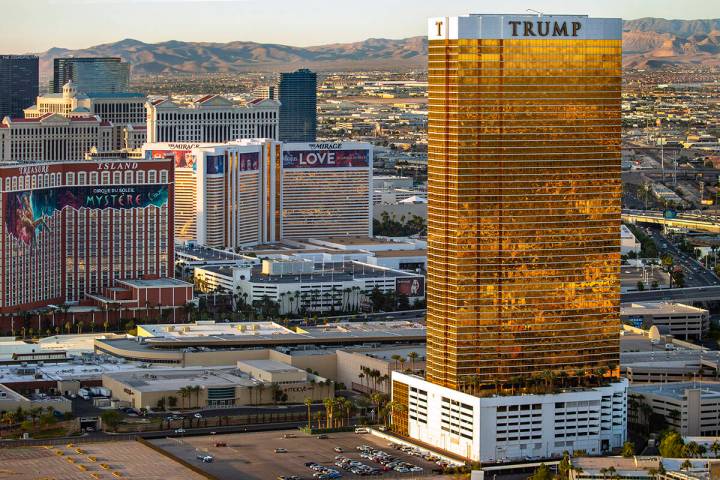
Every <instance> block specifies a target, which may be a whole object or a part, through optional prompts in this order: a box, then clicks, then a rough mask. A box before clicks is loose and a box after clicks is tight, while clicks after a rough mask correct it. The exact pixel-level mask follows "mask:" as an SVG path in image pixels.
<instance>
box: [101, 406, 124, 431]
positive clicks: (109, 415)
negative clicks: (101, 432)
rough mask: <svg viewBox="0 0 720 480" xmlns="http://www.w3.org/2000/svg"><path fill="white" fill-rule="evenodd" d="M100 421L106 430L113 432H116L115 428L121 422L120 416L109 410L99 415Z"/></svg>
mask: <svg viewBox="0 0 720 480" xmlns="http://www.w3.org/2000/svg"><path fill="white" fill-rule="evenodd" d="M100 419H101V420H102V424H103V427H104V428H106V429H110V430H112V431H113V432H114V431H116V430H117V427H118V426H119V425H120V422H122V415H120V414H119V413H118V412H116V411H115V410H110V411H107V412H103V413H102V414H101V415H100Z"/></svg>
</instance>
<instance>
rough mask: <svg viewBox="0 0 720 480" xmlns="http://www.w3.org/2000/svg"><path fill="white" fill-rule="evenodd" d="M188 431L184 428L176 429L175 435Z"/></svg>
mask: <svg viewBox="0 0 720 480" xmlns="http://www.w3.org/2000/svg"><path fill="white" fill-rule="evenodd" d="M186 431H187V430H185V429H184V428H176V429H175V433H185V432H186Z"/></svg>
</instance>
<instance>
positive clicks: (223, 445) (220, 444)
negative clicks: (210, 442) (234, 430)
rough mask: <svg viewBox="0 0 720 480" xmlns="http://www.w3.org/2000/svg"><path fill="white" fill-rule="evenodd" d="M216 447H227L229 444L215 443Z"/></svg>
mask: <svg viewBox="0 0 720 480" xmlns="http://www.w3.org/2000/svg"><path fill="white" fill-rule="evenodd" d="M215 446H216V447H227V443H225V442H215Z"/></svg>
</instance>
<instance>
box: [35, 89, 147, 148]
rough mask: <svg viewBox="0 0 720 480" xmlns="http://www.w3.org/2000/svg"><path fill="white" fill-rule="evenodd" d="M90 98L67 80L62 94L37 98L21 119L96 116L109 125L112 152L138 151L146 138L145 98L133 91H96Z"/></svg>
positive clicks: (51, 94) (50, 94)
mask: <svg viewBox="0 0 720 480" xmlns="http://www.w3.org/2000/svg"><path fill="white" fill-rule="evenodd" d="M91 95H92V96H90V95H88V94H86V93H85V92H80V91H78V89H77V86H76V85H75V84H74V83H73V82H72V80H70V81H68V83H66V84H65V85H64V86H63V89H62V93H49V94H45V95H39V96H38V97H37V99H36V102H35V105H32V106H29V107H28V108H26V109H25V110H24V113H25V118H39V117H41V116H43V115H46V114H48V113H56V114H58V115H62V116H64V117H89V116H94V115H97V116H99V117H100V118H101V119H102V120H103V121H105V122H110V123H112V125H113V127H114V129H113V148H114V149H116V150H119V149H121V148H130V149H132V148H139V146H140V145H142V143H143V142H144V141H145V138H146V135H147V133H146V127H145V122H146V120H147V118H146V116H147V114H146V111H145V102H146V100H147V99H146V97H145V95H143V94H142V93H134V92H114V93H102V92H100V93H93V94H91ZM128 129H130V130H131V133H129V134H128V133H127V132H126V131H127V130H128ZM138 132H141V136H140V137H139V138H138V137H136V136H135V135H137V133H138ZM128 135H130V136H128Z"/></svg>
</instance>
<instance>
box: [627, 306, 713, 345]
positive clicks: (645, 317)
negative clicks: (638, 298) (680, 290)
mask: <svg viewBox="0 0 720 480" xmlns="http://www.w3.org/2000/svg"><path fill="white" fill-rule="evenodd" d="M620 319H621V320H622V322H623V323H626V324H628V325H631V326H633V327H637V328H643V329H649V328H650V327H653V326H655V327H657V328H658V330H659V331H660V333H662V334H666V335H672V336H673V337H675V338H680V339H685V340H688V339H690V338H693V339H700V338H702V337H703V336H704V335H705V333H706V332H707V331H708V329H709V328H710V312H708V311H707V310H706V309H704V308H698V307H693V306H690V305H683V304H682V303H672V302H642V303H641V302H636V303H624V304H622V305H621V306H620Z"/></svg>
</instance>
